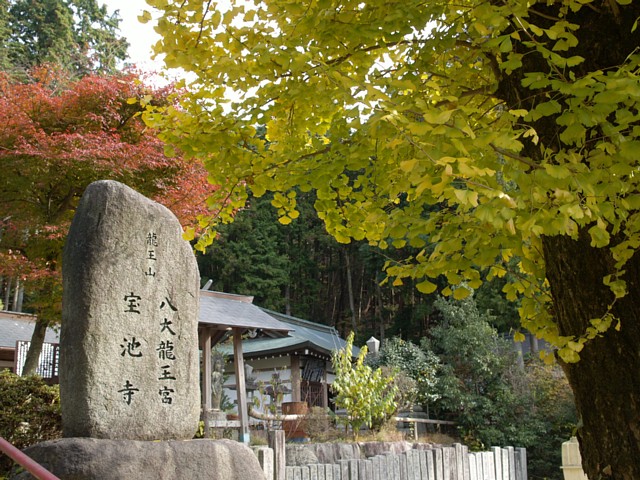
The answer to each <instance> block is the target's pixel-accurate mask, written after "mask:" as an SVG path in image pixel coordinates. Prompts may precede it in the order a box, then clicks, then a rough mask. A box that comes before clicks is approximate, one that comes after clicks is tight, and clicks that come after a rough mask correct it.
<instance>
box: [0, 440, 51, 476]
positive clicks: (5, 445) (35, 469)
mask: <svg viewBox="0 0 640 480" xmlns="http://www.w3.org/2000/svg"><path fill="white" fill-rule="evenodd" d="M0 451H1V452H3V453H5V454H6V455H8V456H9V457H11V459H13V461H14V462H17V463H19V464H20V465H22V467H23V468H25V469H26V470H27V471H28V472H29V473H30V474H31V475H33V476H34V477H36V478H37V479H38V480H60V479H59V478H58V477H56V476H55V475H54V474H53V473H51V472H50V471H49V470H47V469H46V468H44V467H43V466H42V465H40V464H39V463H38V462H36V461H35V460H33V459H31V458H30V457H28V456H27V455H25V454H24V453H22V452H21V451H20V450H18V449H17V448H16V447H14V446H13V445H11V444H10V443H9V442H7V441H6V440H5V439H4V438H2V437H0Z"/></svg>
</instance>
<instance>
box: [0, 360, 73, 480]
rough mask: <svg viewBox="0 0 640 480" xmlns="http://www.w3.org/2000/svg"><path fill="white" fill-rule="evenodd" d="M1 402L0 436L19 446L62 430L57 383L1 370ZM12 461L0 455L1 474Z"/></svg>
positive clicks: (7, 469)
mask: <svg viewBox="0 0 640 480" xmlns="http://www.w3.org/2000/svg"><path fill="white" fill-rule="evenodd" d="M0 405H2V408H0V437H3V438H4V439H5V440H7V441H8V442H9V443H11V444H13V445H14V446H15V447H17V448H19V449H23V448H25V447H28V446H29V445H33V444H36V443H38V442H42V441H44V440H51V439H54V438H59V437H60V436H61V434H62V426H61V416H60V394H59V390H58V386H57V385H55V386H48V385H47V384H46V383H45V382H44V380H42V378H40V377H37V376H28V377H19V376H17V375H15V374H13V373H10V372H9V371H6V370H5V371H2V372H0ZM11 465H12V461H11V459H9V458H8V457H7V456H5V455H2V456H0V476H2V475H4V474H7V473H8V471H9V470H10V468H11Z"/></svg>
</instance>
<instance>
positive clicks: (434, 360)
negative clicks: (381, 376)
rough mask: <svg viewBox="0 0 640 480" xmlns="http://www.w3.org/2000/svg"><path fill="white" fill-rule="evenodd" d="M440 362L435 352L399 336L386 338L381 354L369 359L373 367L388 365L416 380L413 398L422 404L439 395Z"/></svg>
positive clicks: (405, 393) (393, 369)
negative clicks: (438, 376)
mask: <svg viewBox="0 0 640 480" xmlns="http://www.w3.org/2000/svg"><path fill="white" fill-rule="evenodd" d="M439 363H440V360H439V358H438V357H437V356H436V355H435V354H434V353H433V352H431V351H429V350H425V349H422V348H420V347H419V346H418V345H416V344H414V343H412V342H409V341H406V340H402V339H401V338H399V337H392V338H389V339H386V340H385V341H384V342H383V344H382V348H381V349H380V353H379V355H378V356H377V357H375V358H372V359H371V360H369V364H370V365H371V366H372V367H373V368H376V367H380V366H386V367H389V368H391V369H392V371H394V372H402V373H403V374H404V375H406V376H407V377H409V378H410V379H412V380H413V381H414V382H415V384H414V388H415V392H413V394H414V395H413V396H414V398H413V400H414V401H415V403H417V404H420V405H426V404H428V403H430V402H432V401H433V400H435V399H436V398H437V396H438V394H437V390H436V382H437V372H438V369H439ZM404 395H407V392H404Z"/></svg>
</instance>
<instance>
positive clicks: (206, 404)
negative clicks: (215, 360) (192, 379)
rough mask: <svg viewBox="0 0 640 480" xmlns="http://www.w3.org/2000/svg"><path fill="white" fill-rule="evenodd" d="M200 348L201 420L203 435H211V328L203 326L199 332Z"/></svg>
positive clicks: (206, 436)
mask: <svg viewBox="0 0 640 480" xmlns="http://www.w3.org/2000/svg"><path fill="white" fill-rule="evenodd" d="M200 346H201V348H202V367H201V368H202V392H201V393H202V420H203V421H204V436H205V438H209V437H210V436H211V425H210V424H209V411H210V410H211V329H210V328H203V329H202V331H201V333H200Z"/></svg>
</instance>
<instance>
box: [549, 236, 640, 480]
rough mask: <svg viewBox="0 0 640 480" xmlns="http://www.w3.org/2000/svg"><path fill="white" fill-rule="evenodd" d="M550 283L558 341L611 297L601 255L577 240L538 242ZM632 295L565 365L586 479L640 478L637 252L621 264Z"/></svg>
mask: <svg viewBox="0 0 640 480" xmlns="http://www.w3.org/2000/svg"><path fill="white" fill-rule="evenodd" d="M543 245H544V255H545V262H546V266H547V267H546V268H547V279H548V280H549V284H550V287H551V293H552V296H553V305H554V314H555V316H556V321H557V324H558V326H559V330H560V334H561V335H580V334H582V333H584V331H585V330H586V328H587V327H588V326H589V321H590V320H591V319H593V318H598V317H600V316H602V315H603V314H604V313H605V312H606V311H607V307H608V305H609V304H611V303H612V301H613V295H612V294H611V292H610V291H609V289H608V287H606V286H605V285H603V283H602V278H603V277H604V276H605V275H607V274H609V273H612V270H613V269H612V265H613V260H612V258H611V255H610V254H609V253H608V251H607V250H605V249H596V248H592V247H591V246H590V238H589V235H588V233H587V232H586V229H583V230H582V232H581V234H580V237H579V239H578V240H575V241H574V240H571V239H570V238H568V237H548V238H544V239H543ZM625 280H626V282H627V287H628V290H629V293H628V294H627V296H626V297H624V298H622V299H619V300H618V301H617V302H616V303H615V305H614V308H613V311H612V313H613V314H614V315H615V317H616V319H619V320H620V328H619V331H617V330H616V328H615V326H616V322H617V320H614V323H613V325H612V327H611V328H610V329H609V330H608V331H607V332H606V333H604V335H602V336H601V337H599V338H596V339H594V340H591V341H589V342H588V343H587V344H586V345H585V347H584V349H583V350H582V351H581V352H580V361H579V362H577V363H572V364H563V368H564V370H565V373H566V374H567V378H568V380H569V384H570V385H571V388H572V389H573V392H574V395H575V400H576V407H577V410H578V414H579V416H580V419H581V426H580V428H579V430H578V439H579V442H580V451H581V454H582V462H583V469H584V470H585V473H587V475H588V477H589V479H591V480H595V479H615V480H618V479H620V480H638V479H640V318H639V317H640V253H636V255H635V256H634V257H633V258H632V259H631V261H630V262H629V264H628V265H627V266H626V276H625Z"/></svg>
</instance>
